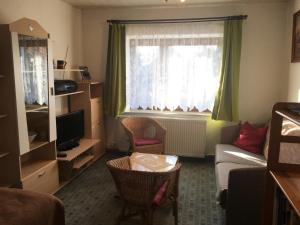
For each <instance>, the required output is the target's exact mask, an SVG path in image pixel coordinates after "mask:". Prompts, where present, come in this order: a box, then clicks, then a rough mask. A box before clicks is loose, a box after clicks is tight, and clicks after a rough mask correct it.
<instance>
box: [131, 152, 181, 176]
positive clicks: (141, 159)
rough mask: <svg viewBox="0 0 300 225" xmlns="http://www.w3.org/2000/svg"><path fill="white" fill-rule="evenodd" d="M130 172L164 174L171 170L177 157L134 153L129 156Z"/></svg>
mask: <svg viewBox="0 0 300 225" xmlns="http://www.w3.org/2000/svg"><path fill="white" fill-rule="evenodd" d="M129 159H130V167H131V169H132V170H138V171H148V172H166V171H169V170H171V169H173V168H174V167H175V165H176V163H177V161H178V157H177V156H173V155H157V154H147V153H138V152H134V153H133V154H132V155H131V156H130V158H129Z"/></svg>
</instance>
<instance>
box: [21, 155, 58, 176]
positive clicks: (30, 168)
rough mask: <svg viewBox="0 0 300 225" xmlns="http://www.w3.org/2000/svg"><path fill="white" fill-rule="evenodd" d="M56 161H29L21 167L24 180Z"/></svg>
mask: <svg viewBox="0 0 300 225" xmlns="http://www.w3.org/2000/svg"><path fill="white" fill-rule="evenodd" d="M54 161H55V160H27V161H26V162H24V163H23V164H22V165H21V176H22V179H24V178H26V177H27V176H30V175H31V174H32V173H34V172H37V171H38V170H40V169H42V168H44V167H45V166H47V165H49V164H50V163H52V162H54Z"/></svg>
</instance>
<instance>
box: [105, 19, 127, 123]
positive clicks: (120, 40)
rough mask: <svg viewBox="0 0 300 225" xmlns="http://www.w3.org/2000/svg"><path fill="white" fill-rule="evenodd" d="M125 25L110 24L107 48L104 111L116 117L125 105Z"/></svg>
mask: <svg viewBox="0 0 300 225" xmlns="http://www.w3.org/2000/svg"><path fill="white" fill-rule="evenodd" d="M125 45H126V44H125V25H123V24H110V25H109V40H108V50H107V66H106V80H105V88H104V113H105V115H107V116H113V117H117V116H118V115H120V114H122V113H123V112H124V110H125V107H126V59H125V57H126V53H125V50H126V47H125Z"/></svg>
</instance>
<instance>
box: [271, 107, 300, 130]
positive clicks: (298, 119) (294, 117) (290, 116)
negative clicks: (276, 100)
mask: <svg viewBox="0 0 300 225" xmlns="http://www.w3.org/2000/svg"><path fill="white" fill-rule="evenodd" d="M276 113H277V114H278V115H280V116H282V117H283V118H285V119H287V120H289V121H291V122H293V123H295V124H297V125H298V126H300V115H299V114H298V113H295V112H292V111H289V110H276Z"/></svg>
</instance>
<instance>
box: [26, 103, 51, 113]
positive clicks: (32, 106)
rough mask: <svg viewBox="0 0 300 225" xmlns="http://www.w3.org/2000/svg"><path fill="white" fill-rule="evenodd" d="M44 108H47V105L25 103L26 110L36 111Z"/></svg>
mask: <svg viewBox="0 0 300 225" xmlns="http://www.w3.org/2000/svg"><path fill="white" fill-rule="evenodd" d="M44 109H48V106H41V105H26V112H36V111H41V110H44Z"/></svg>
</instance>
